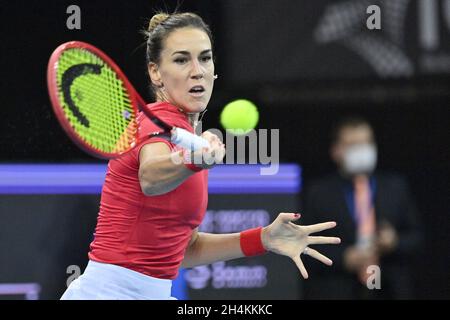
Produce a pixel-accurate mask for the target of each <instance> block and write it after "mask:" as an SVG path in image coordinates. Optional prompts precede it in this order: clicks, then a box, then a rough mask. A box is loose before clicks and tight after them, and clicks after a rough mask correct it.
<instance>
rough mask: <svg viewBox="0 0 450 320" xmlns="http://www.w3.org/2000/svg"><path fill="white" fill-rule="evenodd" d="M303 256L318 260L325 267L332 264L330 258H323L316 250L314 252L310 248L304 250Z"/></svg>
mask: <svg viewBox="0 0 450 320" xmlns="http://www.w3.org/2000/svg"><path fill="white" fill-rule="evenodd" d="M303 254H306V255H308V256H310V257H312V258H314V259H316V260H319V261H320V262H322V263H323V264H326V265H327V266H331V265H332V264H333V261H332V260H331V259H330V258H328V257H326V256H324V255H323V254H321V253H320V252H318V251H317V250H314V249H311V248H306V249H305V251H303Z"/></svg>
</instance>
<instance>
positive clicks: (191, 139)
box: [170, 128, 209, 151]
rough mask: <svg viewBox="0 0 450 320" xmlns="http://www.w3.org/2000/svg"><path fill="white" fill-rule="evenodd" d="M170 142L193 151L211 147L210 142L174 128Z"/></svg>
mask: <svg viewBox="0 0 450 320" xmlns="http://www.w3.org/2000/svg"><path fill="white" fill-rule="evenodd" d="M170 140H171V141H172V142H173V143H174V144H176V145H179V146H181V147H183V148H185V149H188V150H192V151H195V150H198V149H201V148H208V147H209V143H208V141H206V140H205V139H203V138H202V137H200V136H197V135H195V134H193V133H190V132H189V131H187V130H184V129H181V128H174V129H173V130H172V135H171V138H170Z"/></svg>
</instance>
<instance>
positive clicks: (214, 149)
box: [192, 131, 225, 169]
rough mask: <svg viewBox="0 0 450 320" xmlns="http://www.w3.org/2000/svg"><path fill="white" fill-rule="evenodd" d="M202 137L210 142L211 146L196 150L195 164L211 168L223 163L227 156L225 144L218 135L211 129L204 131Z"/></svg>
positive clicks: (194, 155) (194, 154)
mask: <svg viewBox="0 0 450 320" xmlns="http://www.w3.org/2000/svg"><path fill="white" fill-rule="evenodd" d="M202 138H203V139H205V140H207V141H208V142H209V148H202V149H200V150H196V151H194V152H193V153H192V156H193V164H194V165H196V166H197V167H200V168H203V169H210V168H212V167H214V166H215V165H216V164H218V163H222V161H223V158H224V157H225V145H224V144H223V143H222V141H221V140H220V138H219V137H218V136H217V135H215V134H214V133H212V132H209V131H205V132H203V133H202Z"/></svg>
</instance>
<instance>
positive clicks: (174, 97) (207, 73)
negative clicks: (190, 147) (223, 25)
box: [156, 28, 214, 113]
mask: <svg viewBox="0 0 450 320" xmlns="http://www.w3.org/2000/svg"><path fill="white" fill-rule="evenodd" d="M163 46H164V47H163V50H162V51H161V59H160V63H159V65H158V66H157V72H156V77H158V76H159V77H160V81H161V82H162V83H163V84H164V93H163V94H164V95H165V96H166V98H167V99H168V100H169V102H171V103H173V104H174V105H176V106H179V107H181V108H183V109H184V110H185V111H186V112H193V113H196V112H201V111H203V110H204V109H205V108H206V106H207V105H208V102H209V99H210V98H211V94H212V90H213V84H214V78H213V76H214V62H213V53H212V51H211V41H210V40H209V37H208V35H207V34H206V33H205V32H204V31H202V30H200V29H195V28H182V29H178V30H175V31H174V32H172V33H170V34H169V36H168V37H167V38H166V39H165V41H164V43H163Z"/></svg>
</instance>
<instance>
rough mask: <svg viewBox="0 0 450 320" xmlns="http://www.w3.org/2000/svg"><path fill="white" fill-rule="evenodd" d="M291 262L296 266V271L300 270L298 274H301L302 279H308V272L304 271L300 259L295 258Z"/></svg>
mask: <svg viewBox="0 0 450 320" xmlns="http://www.w3.org/2000/svg"><path fill="white" fill-rule="evenodd" d="M292 260H293V261H294V262H295V264H296V265H297V268H298V270H300V273H301V274H302V276H303V278H304V279H308V272H307V271H306V268H305V266H304V265H303V262H302V259H300V256H295V257H293V258H292Z"/></svg>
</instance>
